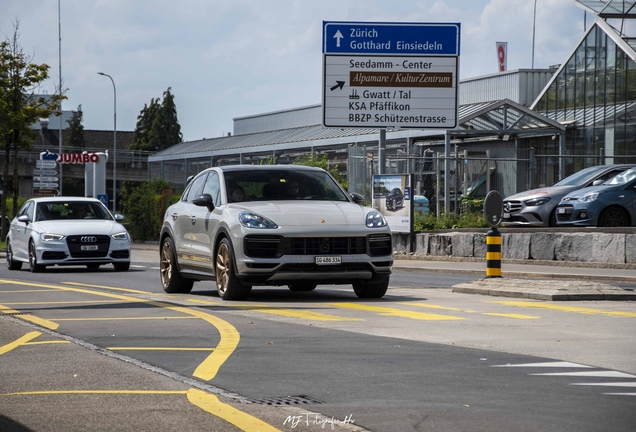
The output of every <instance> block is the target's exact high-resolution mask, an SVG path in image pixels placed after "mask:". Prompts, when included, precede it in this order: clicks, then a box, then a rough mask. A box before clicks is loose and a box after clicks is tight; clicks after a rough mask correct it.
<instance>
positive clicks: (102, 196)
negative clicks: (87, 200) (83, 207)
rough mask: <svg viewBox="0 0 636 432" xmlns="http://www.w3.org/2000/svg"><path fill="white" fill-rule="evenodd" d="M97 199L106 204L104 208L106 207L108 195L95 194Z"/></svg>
mask: <svg viewBox="0 0 636 432" xmlns="http://www.w3.org/2000/svg"><path fill="white" fill-rule="evenodd" d="M97 199H98V200H100V201H101V202H102V204H104V205H105V206H106V208H108V195H106V194H99V195H97Z"/></svg>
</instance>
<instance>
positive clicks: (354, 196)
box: [351, 192, 364, 205]
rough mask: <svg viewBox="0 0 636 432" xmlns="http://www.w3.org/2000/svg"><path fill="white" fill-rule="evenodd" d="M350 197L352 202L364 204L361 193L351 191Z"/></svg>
mask: <svg viewBox="0 0 636 432" xmlns="http://www.w3.org/2000/svg"><path fill="white" fill-rule="evenodd" d="M351 199H352V200H353V202H354V203H356V204H359V205H362V204H364V197H363V196H362V195H360V194H359V193H355V192H353V193H352V194H351Z"/></svg>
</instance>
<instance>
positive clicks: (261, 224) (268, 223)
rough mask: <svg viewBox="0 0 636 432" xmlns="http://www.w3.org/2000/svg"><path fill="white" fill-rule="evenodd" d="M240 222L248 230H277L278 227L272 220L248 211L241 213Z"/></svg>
mask: <svg viewBox="0 0 636 432" xmlns="http://www.w3.org/2000/svg"><path fill="white" fill-rule="evenodd" d="M238 219H239V222H240V223H241V225H243V226H244V227H246V228H260V229H275V228H278V225H276V224H275V223H274V221H272V220H271V219H268V218H266V217H265V216H261V215H259V214H256V213H251V212H247V211H243V212H240V213H239V215H238Z"/></svg>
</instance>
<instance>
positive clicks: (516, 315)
mask: <svg viewBox="0 0 636 432" xmlns="http://www.w3.org/2000/svg"><path fill="white" fill-rule="evenodd" d="M482 315H491V316H500V317H505V318H516V319H539V318H541V317H538V316H532V315H519V314H504V313H487V312H483V313H482Z"/></svg>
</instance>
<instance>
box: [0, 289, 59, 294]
mask: <svg viewBox="0 0 636 432" xmlns="http://www.w3.org/2000/svg"><path fill="white" fill-rule="evenodd" d="M30 292H38V293H40V292H57V291H56V290H53V289H45V290H10V291H0V294H4V293H30Z"/></svg>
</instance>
